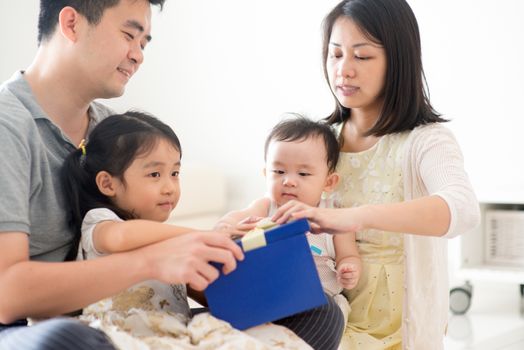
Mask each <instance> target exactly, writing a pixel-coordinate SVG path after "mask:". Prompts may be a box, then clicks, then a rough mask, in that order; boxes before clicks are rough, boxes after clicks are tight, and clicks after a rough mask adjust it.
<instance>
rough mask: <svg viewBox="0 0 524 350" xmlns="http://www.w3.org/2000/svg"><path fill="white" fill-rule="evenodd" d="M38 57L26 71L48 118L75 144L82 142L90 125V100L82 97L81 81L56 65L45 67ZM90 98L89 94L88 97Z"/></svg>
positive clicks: (42, 60) (28, 79)
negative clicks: (79, 82)
mask: <svg viewBox="0 0 524 350" xmlns="http://www.w3.org/2000/svg"><path fill="white" fill-rule="evenodd" d="M45 62H49V61H48V60H47V61H46V60H45V59H42V58H39V57H38V55H37V58H36V59H35V61H34V62H33V63H32V64H31V66H30V67H29V68H28V69H27V70H26V72H25V74H24V76H25V78H26V80H27V82H28V83H29V86H30V87H31V89H32V91H33V94H34V95H35V98H36V100H37V101H38V104H39V105H40V107H41V108H42V109H43V110H44V112H45V113H46V114H47V116H48V117H49V118H50V119H51V120H52V121H53V122H54V123H55V124H56V125H57V126H59V127H60V129H61V130H62V131H63V132H64V133H65V134H66V135H67V136H68V137H69V138H70V139H71V141H73V142H74V143H79V142H80V140H81V139H83V138H85V135H86V132H87V128H88V125H89V116H88V110H89V104H90V103H91V102H92V100H90V99H89V98H87V97H85V96H83V91H82V89H81V87H80V86H79V84H78V82H77V81H76V80H75V79H74V78H72V77H74V75H73V74H69V73H68V72H67V69H60V68H59V67H58V65H56V64H47V65H46V64H45ZM85 95H87V94H85Z"/></svg>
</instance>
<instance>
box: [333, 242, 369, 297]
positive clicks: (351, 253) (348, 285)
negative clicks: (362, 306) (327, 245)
mask: <svg viewBox="0 0 524 350" xmlns="http://www.w3.org/2000/svg"><path fill="white" fill-rule="evenodd" d="M333 244H334V245H335V256H336V263H337V280H338V281H339V283H340V284H341V285H342V287H344V288H345V289H352V288H354V287H355V286H356V285H357V283H358V280H359V279H360V273H361V272H362V262H361V260H360V254H359V253H358V248H357V243H356V238H355V233H354V232H349V233H344V234H336V235H334V236H333Z"/></svg>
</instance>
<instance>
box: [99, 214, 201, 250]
mask: <svg viewBox="0 0 524 350" xmlns="http://www.w3.org/2000/svg"><path fill="white" fill-rule="evenodd" d="M190 231H194V229H191V228H187V227H181V226H174V225H170V224H163V223H160V222H156V221H149V220H127V221H102V222H100V223H98V224H97V225H96V227H95V229H94V231H93V244H94V247H95V249H96V250H97V251H98V252H100V253H105V254H109V253H118V252H126V251H130V250H134V249H137V248H141V247H144V246H147V245H150V244H153V243H157V242H160V241H164V240H166V239H169V238H173V237H175V236H178V235H181V234H184V233H187V232H190Z"/></svg>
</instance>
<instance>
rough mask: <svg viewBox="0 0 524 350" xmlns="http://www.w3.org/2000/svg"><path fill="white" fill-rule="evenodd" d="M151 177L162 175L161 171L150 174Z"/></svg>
mask: <svg viewBox="0 0 524 350" xmlns="http://www.w3.org/2000/svg"><path fill="white" fill-rule="evenodd" d="M149 176H150V177H160V173H159V172H158V171H155V172H152V173H151V174H149Z"/></svg>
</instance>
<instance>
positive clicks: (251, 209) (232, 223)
mask: <svg viewBox="0 0 524 350" xmlns="http://www.w3.org/2000/svg"><path fill="white" fill-rule="evenodd" d="M270 205H271V200H270V199H269V198H267V197H264V198H260V199H257V200H255V201H254V202H253V203H251V204H250V205H249V206H248V207H247V208H245V209H242V210H235V211H231V212H229V213H227V214H226V215H224V216H223V217H222V218H220V220H218V222H217V223H216V225H215V229H217V230H235V229H238V230H242V231H247V230H250V229H252V228H254V226H255V225H256V222H258V221H259V220H260V219H262V218H265V217H266V216H267V215H268V213H269V208H270Z"/></svg>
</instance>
